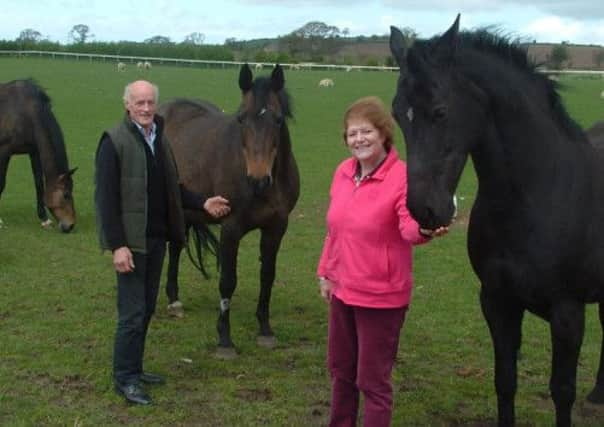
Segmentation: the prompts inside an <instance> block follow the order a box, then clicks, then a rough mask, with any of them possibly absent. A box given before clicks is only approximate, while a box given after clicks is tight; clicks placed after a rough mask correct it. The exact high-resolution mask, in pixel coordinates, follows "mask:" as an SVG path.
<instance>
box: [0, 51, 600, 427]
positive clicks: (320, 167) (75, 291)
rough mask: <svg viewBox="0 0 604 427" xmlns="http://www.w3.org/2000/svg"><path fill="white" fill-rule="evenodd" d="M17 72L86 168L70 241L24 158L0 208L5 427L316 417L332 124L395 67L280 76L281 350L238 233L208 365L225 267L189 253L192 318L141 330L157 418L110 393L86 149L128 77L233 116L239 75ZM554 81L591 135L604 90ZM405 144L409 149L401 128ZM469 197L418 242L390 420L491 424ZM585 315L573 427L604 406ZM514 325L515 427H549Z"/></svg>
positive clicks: (531, 323) (544, 388)
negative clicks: (225, 313) (226, 304)
mask: <svg viewBox="0 0 604 427" xmlns="http://www.w3.org/2000/svg"><path fill="white" fill-rule="evenodd" d="M268 72H269V71H268V70H265V71H264V73H268ZM25 77H33V78H35V79H36V80H37V81H38V82H39V83H40V84H41V85H42V86H43V87H44V88H46V89H47V91H48V93H49V95H50V96H51V97H52V99H53V108H54V111H55V113H56V115H57V117H58V120H59V122H60V124H61V126H62V129H63V132H64V134H65V139H66V144H67V151H68V155H69V160H70V166H71V167H74V166H77V167H78V171H77V172H76V174H75V175H74V181H75V190H74V198H75V203H76V209H77V213H78V223H77V225H76V229H75V231H74V232H73V233H71V234H69V235H64V234H61V233H60V232H58V231H57V230H56V229H54V230H43V229H41V228H40V225H39V223H38V221H37V218H36V215H35V201H34V188H33V180H32V176H31V172H30V166H29V160H28V159H27V158H26V157H23V156H20V157H14V158H13V159H12V160H11V164H10V168H9V173H8V177H7V186H6V189H5V191H4V193H3V194H2V199H1V201H0V218H2V219H3V220H4V223H5V227H4V228H2V229H0V425H7V426H30V425H31V426H34V425H35V426H40V425H51V426H66V425H69V426H72V425H73V426H109V425H125V424H127V425H145V426H166V425H172V426H319V425H324V424H325V423H326V421H327V415H328V411H329V379H328V373H327V371H326V368H325V338H326V326H327V325H326V305H325V304H324V303H323V302H322V300H321V299H320V297H319V295H318V290H317V286H316V281H315V278H314V277H315V274H314V272H315V266H316V262H317V258H318V256H319V252H320V249H321V244H322V239H323V232H324V215H325V209H326V205H327V191H328V186H329V183H330V180H331V175H332V172H333V170H334V168H335V166H336V165H337V164H338V162H339V161H341V160H342V159H343V158H344V157H346V156H347V152H346V150H345V148H344V146H343V144H342V141H341V137H340V133H341V116H342V114H343V111H344V109H345V108H346V106H347V105H348V104H349V103H350V102H352V101H353V100H355V99H356V98H358V97H360V96H365V95H377V96H379V97H381V98H382V99H383V100H384V102H386V103H387V104H389V103H390V102H391V99H392V96H393V94H394V91H395V84H396V78H397V74H395V73H389V72H350V73H346V72H338V71H333V72H329V73H327V72H311V71H286V80H287V83H286V86H287V88H288V90H289V92H290V94H291V95H292V98H293V102H294V108H295V111H294V114H295V120H293V121H292V122H291V123H290V130H291V134H292V140H293V147H294V151H295V154H296V158H297V160H298V164H299V167H300V172H301V185H302V187H301V196H300V200H299V202H298V205H297V207H296V209H295V210H294V211H293V213H292V216H291V221H290V228H289V231H288V233H287V235H286V236H285V239H284V241H283V244H282V249H281V251H280V255H279V260H278V270H277V280H276V283H275V288H274V291H273V298H272V305H271V318H272V325H273V328H274V330H275V333H276V335H277V339H278V346H277V348H276V349H274V350H266V349H263V348H259V347H257V346H256V344H255V336H256V333H257V322H256V318H255V314H254V313H255V309H256V300H257V295H258V291H259V285H258V275H259V273H258V261H257V260H258V252H257V247H258V234H257V233H251V234H250V235H248V236H246V238H245V239H244V241H243V242H242V246H241V252H240V255H239V267H238V272H239V285H238V288H237V290H236V293H235V296H234V299H233V305H232V314H231V323H232V335H233V340H234V341H235V344H236V345H237V347H238V351H239V353H240V354H239V357H238V358H237V359H236V360H233V361H222V360H219V359H216V358H215V357H214V350H215V345H216V332H215V325H216V318H217V314H218V311H217V310H218V301H219V295H218V290H217V275H216V274H214V275H213V277H212V278H211V279H210V280H208V281H204V280H202V279H201V278H200V276H199V273H198V272H197V271H196V270H195V269H194V268H193V267H192V266H191V264H190V262H189V261H188V259H187V258H186V257H183V259H182V266H181V276H180V280H181V288H182V295H181V297H182V299H183V302H184V304H185V307H186V310H187V313H186V317H185V318H184V319H182V320H173V319H171V318H169V317H167V315H166V313H165V307H166V304H167V302H166V298H165V296H164V295H163V293H162V294H161V296H160V301H159V303H158V312H157V313H156V317H155V319H154V321H153V322H152V325H151V330H150V333H149V339H148V342H147V354H146V357H145V361H146V367H147V368H148V369H149V370H151V371H155V372H159V373H162V374H165V375H166V377H167V379H168V383H167V384H166V385H165V386H161V387H158V388H154V389H151V393H152V396H153V397H154V399H155V401H156V404H155V405H154V406H152V407H149V408H140V407H131V406H127V405H126V404H125V403H124V402H123V401H122V399H121V398H119V397H118V396H116V395H115V394H114V392H113V388H112V382H111V350H112V339H113V333H114V326H115V325H114V324H115V311H116V310H115V289H114V287H115V284H114V282H115V281H114V274H113V273H112V269H111V259H110V257H109V256H108V255H107V254H101V253H100V250H99V249H98V246H97V243H96V232H95V228H94V211H93V204H92V197H93V158H94V152H95V148H96V144H97V141H98V138H99V136H100V134H101V132H102V130H104V129H105V128H107V127H110V126H112V125H113V124H114V123H116V122H117V121H118V120H119V119H120V118H121V116H122V110H123V107H122V103H121V95H122V91H123V87H124V85H125V84H126V83H127V82H129V81H131V80H134V79H137V78H140V77H145V78H148V79H150V80H152V81H153V82H155V83H157V84H158V85H159V87H160V97H161V98H162V99H163V100H167V99H169V98H172V97H176V96H186V97H198V98H203V99H208V100H210V101H212V102H214V103H216V104H218V105H219V106H222V107H223V108H224V109H225V110H226V111H230V112H233V111H234V110H235V109H236V108H237V105H238V103H239V96H240V95H239V89H238V86H237V79H238V69H234V68H230V69H228V68H227V69H199V68H177V67H170V66H162V65H161V64H154V67H153V69H152V70H150V71H148V72H146V73H143V72H140V71H137V70H134V67H130V69H129V70H127V71H126V72H125V73H117V72H116V71H115V64H114V63H102V62H87V61H80V62H77V61H69V60H62V59H58V60H51V59H36V58H0V81H2V82H5V81H8V80H12V79H15V78H25ZM324 77H330V78H332V79H333V80H334V81H335V87H333V88H329V89H325V88H319V87H318V86H317V83H318V81H319V80H320V79H321V78H324ZM563 83H564V85H565V88H564V90H563V91H562V95H563V98H564V99H565V102H566V103H567V106H568V109H569V111H570V112H571V114H572V115H573V117H575V118H576V119H577V120H578V121H579V122H580V123H581V124H582V125H583V126H588V125H590V124H591V123H593V122H594V121H596V120H598V119H600V120H601V119H604V100H602V99H601V98H600V92H601V91H602V89H604V80H602V79H571V78H567V79H565V80H564V81H563ZM397 148H398V149H399V152H401V154H404V148H403V146H402V144H401V138H400V135H399V140H398V142H397ZM474 188H475V178H474V174H473V172H472V170H471V167H468V169H467V170H466V172H465V173H464V175H463V177H462V181H461V183H460V187H459V189H458V196H460V197H461V199H460V210H461V216H460V219H459V221H458V222H457V223H456V225H455V226H453V228H452V230H451V232H450V234H449V236H447V238H445V239H439V240H437V241H435V242H433V243H431V244H430V245H426V246H423V247H420V248H418V249H417V250H416V256H415V272H416V273H415V282H416V287H415V292H414V302H413V305H412V308H411V311H410V312H409V315H408V316H407V322H406V324H405V327H404V329H403V334H402V339H401V344H400V351H399V357H398V363H397V366H396V368H395V373H394V385H395V412H394V420H393V425H394V426H453V425H454V426H458V425H470V426H488V425H493V424H494V423H495V420H496V397H495V392H494V387H493V364H492V359H493V356H492V348H491V342H490V337H489V335H488V330H487V327H486V324H485V322H484V321H483V319H482V315H481V312H480V307H479V303H478V291H479V285H478V282H477V280H476V278H475V276H474V275H473V273H472V271H471V269H470V266H469V263H468V259H467V255H466V249H465V226H466V225H467V213H468V210H469V208H470V206H471V203H472V199H473V191H474ZM587 312H588V321H587V325H586V334H585V340H584V345H583V349H582V353H581V359H580V366H579V373H578V379H577V396H578V399H577V403H576V404H575V409H574V414H573V415H574V421H575V424H576V425H578V426H593V425H604V411H603V410H600V409H599V408H596V407H594V406H592V405H588V404H587V403H585V401H584V396H585V395H586V393H587V392H588V391H589V389H590V387H591V386H592V384H593V379H594V377H595V373H596V369H597V360H598V357H599V349H600V340H601V332H600V331H599V327H598V322H597V319H596V317H597V316H596V308H595V307H594V306H590V307H588V309H587ZM523 333H524V342H523V347H522V352H523V356H524V357H523V359H522V361H521V362H520V364H519V377H518V383H519V390H518V395H517V399H516V408H517V409H516V414H517V421H518V424H519V425H521V426H533V425H538V426H541V425H553V423H554V421H553V404H552V402H551V400H550V399H549V392H548V381H549V372H550V340H549V329H548V325H547V324H545V323H544V322H542V321H540V320H538V319H536V318H535V317H533V316H532V315H527V316H526V317H525V324H524V331H523Z"/></svg>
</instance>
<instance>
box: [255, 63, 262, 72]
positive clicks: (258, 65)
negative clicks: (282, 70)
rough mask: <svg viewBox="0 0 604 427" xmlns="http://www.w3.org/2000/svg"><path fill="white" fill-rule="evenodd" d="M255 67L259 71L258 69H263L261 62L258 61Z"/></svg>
mask: <svg viewBox="0 0 604 427" xmlns="http://www.w3.org/2000/svg"><path fill="white" fill-rule="evenodd" d="M254 69H255V70H256V71H258V70H262V64H260V63H256V65H255V66H254Z"/></svg>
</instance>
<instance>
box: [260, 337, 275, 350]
mask: <svg viewBox="0 0 604 427" xmlns="http://www.w3.org/2000/svg"><path fill="white" fill-rule="evenodd" d="M256 344H258V346H260V347H264V348H275V346H276V345H277V338H275V336H274V335H258V337H256Z"/></svg>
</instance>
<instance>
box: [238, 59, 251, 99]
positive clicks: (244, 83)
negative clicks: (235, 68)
mask: <svg viewBox="0 0 604 427" xmlns="http://www.w3.org/2000/svg"><path fill="white" fill-rule="evenodd" d="M239 87H240V88H241V90H242V91H243V92H247V91H248V90H250V89H251V88H252V70H251V68H250V66H249V65H247V63H245V64H243V65H242V66H241V71H239Z"/></svg>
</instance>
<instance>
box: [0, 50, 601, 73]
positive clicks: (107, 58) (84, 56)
mask: <svg viewBox="0 0 604 427" xmlns="http://www.w3.org/2000/svg"><path fill="white" fill-rule="evenodd" d="M0 55H6V56H45V57H50V58H64V59H75V60H77V61H79V60H87V61H91V62H92V61H103V62H116V63H117V62H129V63H133V64H136V63H138V62H144V61H150V62H153V63H157V64H171V65H177V66H197V67H212V68H229V67H240V66H241V65H242V64H244V62H241V61H212V60H203V59H178V58H157V57H151V56H125V55H102V54H95V53H71V52H47V51H41V50H0ZM248 64H249V65H250V66H251V67H252V68H256V69H260V68H272V67H273V65H274V64H273V63H268V62H248ZM281 66H282V67H285V68H289V69H290V70H323V71H325V70H340V71H361V70H365V71H398V67H385V66H377V67H375V66H369V65H335V64H315V63H312V62H304V63H299V64H293V63H292V64H290V63H284V64H281ZM539 71H540V72H542V73H546V74H552V75H556V74H574V75H600V76H601V77H602V78H604V71H603V70H567V69H565V70H547V69H541V70H539Z"/></svg>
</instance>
